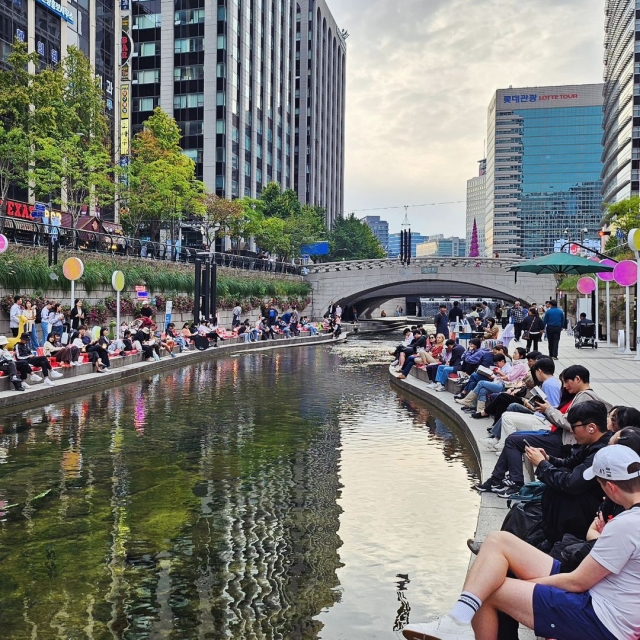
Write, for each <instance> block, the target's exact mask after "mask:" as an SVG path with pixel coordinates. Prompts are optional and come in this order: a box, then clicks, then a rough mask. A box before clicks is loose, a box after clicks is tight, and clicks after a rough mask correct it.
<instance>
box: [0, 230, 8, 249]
mask: <svg viewBox="0 0 640 640" xmlns="http://www.w3.org/2000/svg"><path fill="white" fill-rule="evenodd" d="M8 248H9V240H8V238H7V236H4V235H2V234H1V233H0V253H4V252H5V251H6V250H7V249H8Z"/></svg>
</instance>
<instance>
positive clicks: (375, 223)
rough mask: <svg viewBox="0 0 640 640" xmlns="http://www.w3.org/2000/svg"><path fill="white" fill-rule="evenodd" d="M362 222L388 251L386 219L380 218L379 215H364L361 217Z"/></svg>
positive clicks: (387, 225) (387, 224)
mask: <svg viewBox="0 0 640 640" xmlns="http://www.w3.org/2000/svg"><path fill="white" fill-rule="evenodd" d="M362 222H364V223H365V224H366V225H367V226H368V227H369V228H370V229H371V231H372V232H373V235H374V236H375V237H376V238H378V242H379V243H380V244H381V245H382V248H383V249H384V250H385V251H387V252H388V251H389V223H388V222H387V221H386V220H381V219H380V216H365V217H364V218H362Z"/></svg>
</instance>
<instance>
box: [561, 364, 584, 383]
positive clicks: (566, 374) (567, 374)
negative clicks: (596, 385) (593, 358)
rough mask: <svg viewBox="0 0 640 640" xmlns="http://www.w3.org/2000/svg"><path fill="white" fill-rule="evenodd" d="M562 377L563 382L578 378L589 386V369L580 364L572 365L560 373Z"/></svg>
mask: <svg viewBox="0 0 640 640" xmlns="http://www.w3.org/2000/svg"><path fill="white" fill-rule="evenodd" d="M562 377H563V378H564V379H565V380H575V379H576V378H580V380H582V382H584V383H586V384H589V369H587V368H586V367H583V366H582V365H581V364H572V365H571V366H570V367H567V368H566V369H565V370H564V371H563V372H562Z"/></svg>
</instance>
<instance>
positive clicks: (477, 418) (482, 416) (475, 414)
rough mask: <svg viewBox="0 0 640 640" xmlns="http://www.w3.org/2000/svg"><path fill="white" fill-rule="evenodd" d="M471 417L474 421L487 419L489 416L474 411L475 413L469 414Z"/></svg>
mask: <svg viewBox="0 0 640 640" xmlns="http://www.w3.org/2000/svg"><path fill="white" fill-rule="evenodd" d="M471 417H472V418H473V419H474V420H482V419H483V418H488V417H489V416H485V415H484V413H482V412H480V411H476V412H475V413H472V414H471Z"/></svg>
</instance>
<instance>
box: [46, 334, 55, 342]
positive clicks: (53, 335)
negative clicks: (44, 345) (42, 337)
mask: <svg viewBox="0 0 640 640" xmlns="http://www.w3.org/2000/svg"><path fill="white" fill-rule="evenodd" d="M55 337H56V334H55V333H53V332H52V333H50V334H49V335H48V336H47V341H49V340H51V338H55Z"/></svg>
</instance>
